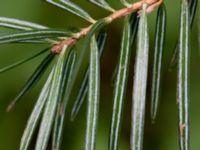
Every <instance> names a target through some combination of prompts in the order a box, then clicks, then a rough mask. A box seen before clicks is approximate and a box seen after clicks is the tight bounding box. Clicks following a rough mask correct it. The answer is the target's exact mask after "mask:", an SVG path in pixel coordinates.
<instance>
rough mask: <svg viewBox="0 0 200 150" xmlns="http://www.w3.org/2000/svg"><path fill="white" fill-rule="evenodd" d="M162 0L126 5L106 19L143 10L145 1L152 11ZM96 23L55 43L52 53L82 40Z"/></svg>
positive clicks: (142, 0) (110, 20)
mask: <svg viewBox="0 0 200 150" xmlns="http://www.w3.org/2000/svg"><path fill="white" fill-rule="evenodd" d="M162 1H163V0H141V1H139V2H136V3H134V4H132V5H131V6H130V7H125V8H122V9H120V10H118V11H115V12H113V13H112V14H111V15H109V16H108V17H106V18H105V19H106V20H108V22H109V23H111V22H112V21H114V20H116V19H118V18H122V17H125V16H127V15H130V14H131V13H133V12H136V11H139V10H141V8H142V5H143V4H144V3H145V4H147V5H148V8H150V11H152V10H154V9H155V7H157V6H159V5H160V4H161V3H162ZM152 6H153V7H152ZM148 8H147V12H150V11H148ZM94 24H95V23H94ZM94 24H92V25H90V26H89V27H86V28H83V29H82V30H81V31H80V32H78V33H76V34H75V35H74V36H72V37H67V38H66V39H64V40H63V41H61V42H59V43H58V44H55V45H53V47H52V48H51V51H52V53H56V54H58V53H60V52H61V50H62V48H63V47H64V46H65V45H67V46H68V47H69V46H73V45H74V44H76V42H77V41H78V40H80V39H81V38H83V37H85V36H86V35H87V33H88V32H89V31H90V29H91V27H92V26H93V25H94Z"/></svg>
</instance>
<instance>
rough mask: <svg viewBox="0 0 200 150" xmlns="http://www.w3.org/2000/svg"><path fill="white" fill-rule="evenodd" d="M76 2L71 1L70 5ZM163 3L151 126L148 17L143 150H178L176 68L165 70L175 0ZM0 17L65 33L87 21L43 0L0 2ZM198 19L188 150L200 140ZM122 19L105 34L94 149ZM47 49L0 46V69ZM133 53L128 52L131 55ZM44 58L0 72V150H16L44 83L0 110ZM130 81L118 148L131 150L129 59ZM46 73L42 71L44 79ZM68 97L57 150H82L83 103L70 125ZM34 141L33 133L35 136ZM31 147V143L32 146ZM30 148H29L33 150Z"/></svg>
mask: <svg viewBox="0 0 200 150" xmlns="http://www.w3.org/2000/svg"><path fill="white" fill-rule="evenodd" d="M75 2H76V1H75ZM109 2H110V3H112V4H113V5H114V6H115V7H116V8H120V7H121V6H120V5H119V2H116V0H110V1H109ZM165 2H166V5H167V12H168V14H167V38H166V45H165V52H164V63H163V64H164V67H163V72H162V75H163V76H162V86H161V88H162V92H161V97H160V100H161V103H160V108H159V115H158V118H157V121H156V123H155V124H152V123H151V121H150V105H149V104H150V103H149V102H150V86H151V72H152V58H153V41H154V40H153V37H154V31H155V17H156V12H153V13H151V14H149V31H150V42H151V49H150V62H149V77H148V81H149V82H148V93H147V111H146V124H145V137H144V150H177V149H178V134H177V133H178V129H177V127H178V125H177V117H178V115H177V106H176V68H174V69H173V70H171V71H169V62H170V58H171V55H172V51H173V48H174V44H175V42H176V40H177V37H178V32H179V12H180V1H171V0H165ZM77 3H79V4H80V5H81V6H83V7H84V8H85V9H87V10H88V11H89V12H90V13H91V15H92V16H93V17H94V18H102V17H104V16H106V15H108V12H105V11H104V10H102V9H100V8H98V7H96V6H94V5H92V4H90V3H88V2H87V1H86V0H79V1H78V0H77ZM0 16H5V17H11V18H18V19H22V20H27V21H31V22H36V23H40V24H43V25H46V26H49V27H54V28H61V29H65V28H67V27H69V26H75V27H85V26H87V25H88V24H87V22H84V21H83V20H82V19H81V18H78V17H76V16H74V15H72V14H71V13H68V12H66V11H64V10H61V9H59V8H56V7H55V6H52V5H50V4H48V3H46V2H44V0H1V1H0ZM197 19H198V15H196V18H195V22H194V26H193V28H192V34H191V59H190V62H191V63H190V66H191V67H190V70H191V73H190V95H191V102H190V112H191V115H190V122H191V123H190V125H191V145H190V147H191V150H199V149H200V142H199V135H200V119H199V117H198V116H199V114H200V109H199V108H200V90H199V89H200V78H199V77H200V69H199V66H200V57H199V48H198V32H197V31H198V29H197V27H198V26H197V22H198V20H197ZM121 29H122V20H119V21H116V22H114V23H112V24H111V25H110V26H109V27H108V31H109V35H108V40H107V44H106V50H105V52H104V54H103V59H102V63H101V101H100V118H99V126H98V134H97V148H96V149H97V150H106V149H107V147H108V137H109V128H110V122H111V115H112V97H113V87H112V86H111V78H112V73H113V71H114V69H115V65H116V62H117V59H118V54H119V47H120V44H119V43H120V36H121ZM7 32H11V30H7V29H3V28H0V34H4V33H7ZM44 47H46V45H38V44H35V45H32V44H26V45H24V44H11V45H7V44H6V45H0V67H3V66H5V65H7V64H10V63H12V62H15V61H17V60H20V59H21V58H24V57H26V56H30V55H31V54H33V53H34V52H36V51H40V50H41V49H43V48H44ZM134 52H135V49H133V54H134ZM42 58H44V55H43V56H40V57H38V58H37V59H34V60H33V61H31V62H28V63H26V64H25V65H23V66H21V67H18V68H15V69H13V70H11V71H9V72H7V73H4V74H0V150H17V149H19V143H20V139H21V136H22V133H23V130H24V127H25V125H26V121H27V119H28V117H29V115H30V113H31V110H32V108H33V106H34V103H35V101H36V98H37V96H38V94H39V91H40V88H41V85H42V84H43V81H40V82H39V84H38V85H36V86H35V87H34V88H33V90H32V91H31V92H30V93H29V94H27V95H26V96H25V97H24V98H23V101H22V102H20V103H19V104H18V105H17V106H16V107H15V109H14V110H13V111H12V112H10V113H6V112H5V109H6V106H7V105H8V104H9V102H10V101H11V100H12V99H13V98H14V97H15V96H16V94H17V93H18V91H19V90H20V88H22V86H23V85H24V83H25V82H26V80H27V79H28V78H29V76H30V75H31V73H33V71H34V69H35V68H36V67H37V65H38V64H39V63H40V62H41V60H42ZM131 62H132V65H131V69H130V72H131V73H130V80H129V85H128V92H127V98H126V101H125V102H126V103H125V111H124V114H123V127H122V132H121V136H120V144H119V145H120V146H119V150H128V149H130V144H129V143H130V142H129V141H130V121H131V120H130V118H131V117H130V116H131V113H130V109H131V108H130V106H131V91H132V77H133V69H134V57H133V58H132V60H131ZM47 74H48V72H47V73H46V75H47ZM46 75H45V76H44V77H43V79H45V77H46ZM72 104H73V98H72V100H71V101H70V103H69V105H68V111H67V115H66V116H67V119H66V120H67V122H66V125H65V130H64V139H63V144H62V149H63V150H64V149H68V150H81V149H84V140H85V135H84V134H85V126H86V121H85V120H86V104H84V107H83V108H82V109H81V112H80V113H79V115H78V117H77V118H76V120H75V121H74V122H70V121H69V114H70V111H71V109H70V108H71V105H72ZM35 138H36V135H35ZM32 145H34V141H33V143H32ZM32 149H33V148H32Z"/></svg>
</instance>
